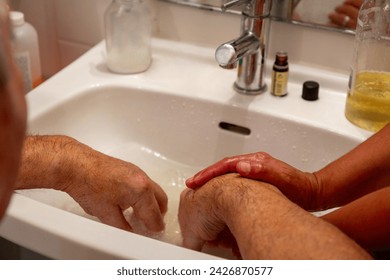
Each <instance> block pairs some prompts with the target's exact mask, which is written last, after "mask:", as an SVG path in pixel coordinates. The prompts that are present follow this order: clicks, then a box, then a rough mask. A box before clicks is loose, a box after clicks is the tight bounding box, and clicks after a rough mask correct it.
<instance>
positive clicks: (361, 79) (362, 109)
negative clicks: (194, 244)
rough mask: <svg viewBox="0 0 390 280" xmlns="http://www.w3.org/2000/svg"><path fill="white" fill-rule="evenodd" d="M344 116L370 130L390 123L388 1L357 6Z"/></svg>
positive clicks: (389, 12) (371, 1)
mask: <svg viewBox="0 0 390 280" xmlns="http://www.w3.org/2000/svg"><path fill="white" fill-rule="evenodd" d="M345 115H346V117H347V119H348V120H349V121H351V122H352V123H354V124H355V125H357V126H359V127H362V128H364V129H367V130H370V131H374V132H376V131H378V130H380V129H381V128H383V127H384V126H385V125H386V124H387V123H390V0H365V1H364V2H363V4H362V6H361V8H360V12H359V17H358V25H357V29H356V39H355V51H354V64H353V65H352V71H351V77H350V83H349V91H348V97H347V102H346V107H345Z"/></svg>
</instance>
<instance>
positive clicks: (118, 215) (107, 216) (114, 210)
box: [93, 206, 132, 231]
mask: <svg viewBox="0 0 390 280" xmlns="http://www.w3.org/2000/svg"><path fill="white" fill-rule="evenodd" d="M93 214H94V216H96V217H98V218H99V220H100V221H101V222H102V223H104V224H107V225H110V226H113V227H116V228H120V229H123V230H127V231H132V227H131V226H130V225H129V223H128V222H127V221H126V219H125V217H124V216H123V212H122V210H121V209H120V208H119V207H115V206H112V207H109V208H105V209H104V212H102V213H93Z"/></svg>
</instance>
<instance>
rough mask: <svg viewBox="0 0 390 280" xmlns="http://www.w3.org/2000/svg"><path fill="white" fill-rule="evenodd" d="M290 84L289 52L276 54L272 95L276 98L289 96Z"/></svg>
mask: <svg viewBox="0 0 390 280" xmlns="http://www.w3.org/2000/svg"><path fill="white" fill-rule="evenodd" d="M287 82H288V56H287V52H284V51H279V52H277V53H276V58H275V63H274V66H273V69H272V85H271V93H272V94H273V95H275V96H286V95H287Z"/></svg>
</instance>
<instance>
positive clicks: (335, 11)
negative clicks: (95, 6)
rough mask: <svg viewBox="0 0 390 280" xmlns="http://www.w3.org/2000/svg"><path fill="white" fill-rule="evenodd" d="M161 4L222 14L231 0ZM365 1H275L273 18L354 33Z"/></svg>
mask: <svg viewBox="0 0 390 280" xmlns="http://www.w3.org/2000/svg"><path fill="white" fill-rule="evenodd" d="M162 1H168V2H174V3H178V4H183V5H188V6H193V7H197V8H201V9H207V10H214V11H221V7H222V5H223V4H225V3H226V2H228V1H229V0H162ZM252 1H255V0H252ZM248 2H250V0H248ZM362 2H363V0H273V1H272V13H271V16H272V18H273V19H274V20H279V21H285V22H290V23H293V24H300V25H305V26H311V27H315V28H323V29H330V30H336V31H341V32H345V33H352V34H354V31H355V27H356V18H357V15H358V12H359V8H360V6H361V4H362ZM241 10H242V7H240V8H233V9H229V10H227V12H230V13H236V14H239V13H241Z"/></svg>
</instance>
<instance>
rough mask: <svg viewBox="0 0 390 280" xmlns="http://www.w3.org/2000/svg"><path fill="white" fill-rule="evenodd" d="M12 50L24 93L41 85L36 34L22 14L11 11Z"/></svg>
mask: <svg viewBox="0 0 390 280" xmlns="http://www.w3.org/2000/svg"><path fill="white" fill-rule="evenodd" d="M10 22H11V26H12V50H13V55H14V58H15V61H16V64H17V65H18V66H19V68H20V70H21V73H22V78H23V82H24V90H25V93H27V92H29V91H30V90H31V89H33V88H34V87H36V86H38V85H39V84H40V83H42V81H43V79H42V73H41V61H40V53H39V42H38V34H37V31H36V30H35V28H34V27H33V26H32V25H31V24H29V23H28V22H26V21H25V20H24V14H23V13H22V12H17V11H11V12H10Z"/></svg>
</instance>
